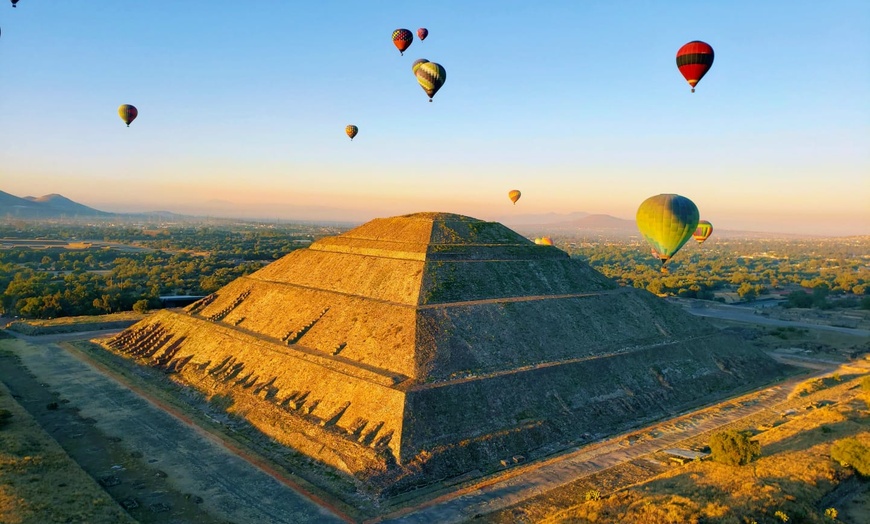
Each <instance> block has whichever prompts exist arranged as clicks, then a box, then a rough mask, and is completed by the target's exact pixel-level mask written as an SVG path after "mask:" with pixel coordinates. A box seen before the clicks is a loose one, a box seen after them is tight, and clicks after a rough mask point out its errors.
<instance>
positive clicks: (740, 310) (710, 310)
mask: <svg viewBox="0 0 870 524" xmlns="http://www.w3.org/2000/svg"><path fill="white" fill-rule="evenodd" d="M680 305H682V306H683V309H685V310H686V312H688V313H691V314H692V315H695V316H699V317H710V318H718V319H720V320H734V321H737V322H747V323H750V324H761V325H764V326H777V327H796V328H805V329H818V330H821V331H834V332H836V333H845V334H847V335H855V336H859V337H870V331H868V330H866V329H858V328H847V327H840V326H826V325H823V324H811V323H809V322H796V321H793V320H780V319H778V318H770V317H765V316H763V315H757V314H755V310H754V309H747V308H745V307H738V306H727V305H721V304H720V305H715V306H713V305H711V306H705V307H696V305H694V304H686V303H680Z"/></svg>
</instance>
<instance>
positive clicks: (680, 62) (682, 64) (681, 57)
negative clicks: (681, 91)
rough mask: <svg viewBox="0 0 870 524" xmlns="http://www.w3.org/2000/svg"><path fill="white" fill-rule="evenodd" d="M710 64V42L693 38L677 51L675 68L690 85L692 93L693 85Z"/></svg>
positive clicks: (711, 49)
mask: <svg viewBox="0 0 870 524" xmlns="http://www.w3.org/2000/svg"><path fill="white" fill-rule="evenodd" d="M712 65H713V48H712V47H710V44H707V43H705V42H701V41H700V40H693V41H691V42H689V43H688V44H686V45H684V46H683V47H681V48H680V50H679V51H677V68H678V69H679V70H680V73H682V75H683V77H684V78H685V79H686V82H688V83H689V85H690V86H692V92H693V93H694V92H695V86H696V85H697V84H698V82H700V81H701V79H702V78H704V75H706V74H707V71H709V70H710V67H711V66H712Z"/></svg>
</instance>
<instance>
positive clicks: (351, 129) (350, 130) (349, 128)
mask: <svg viewBox="0 0 870 524" xmlns="http://www.w3.org/2000/svg"><path fill="white" fill-rule="evenodd" d="M344 132H345V133H347V136H349V137H350V139H351V140H353V137H355V136H356V134H357V133H359V128H358V127H356V126H355V125H353V124H351V125H348V126H346V127H345V128H344Z"/></svg>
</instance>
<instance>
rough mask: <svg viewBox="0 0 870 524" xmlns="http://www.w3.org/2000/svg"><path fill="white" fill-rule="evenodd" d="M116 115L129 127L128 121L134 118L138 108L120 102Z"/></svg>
mask: <svg viewBox="0 0 870 524" xmlns="http://www.w3.org/2000/svg"><path fill="white" fill-rule="evenodd" d="M118 115H119V116H120V117H121V120H123V121H124V123H125V124H127V127H130V122H132V121H133V120H136V117H137V116H139V110H138V109H136V108H135V107H134V106H132V105H130V104H122V105H121V107H119V108H118Z"/></svg>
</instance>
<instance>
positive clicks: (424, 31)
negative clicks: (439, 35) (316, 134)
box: [417, 27, 429, 42]
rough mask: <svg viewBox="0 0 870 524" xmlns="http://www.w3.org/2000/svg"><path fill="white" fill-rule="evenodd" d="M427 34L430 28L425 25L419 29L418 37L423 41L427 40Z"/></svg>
mask: <svg viewBox="0 0 870 524" xmlns="http://www.w3.org/2000/svg"><path fill="white" fill-rule="evenodd" d="M427 36H429V30H428V29H426V28H425V27H421V28H420V29H417V37H418V38H419V39H420V41H421V42H422V41H423V40H426V37H427Z"/></svg>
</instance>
